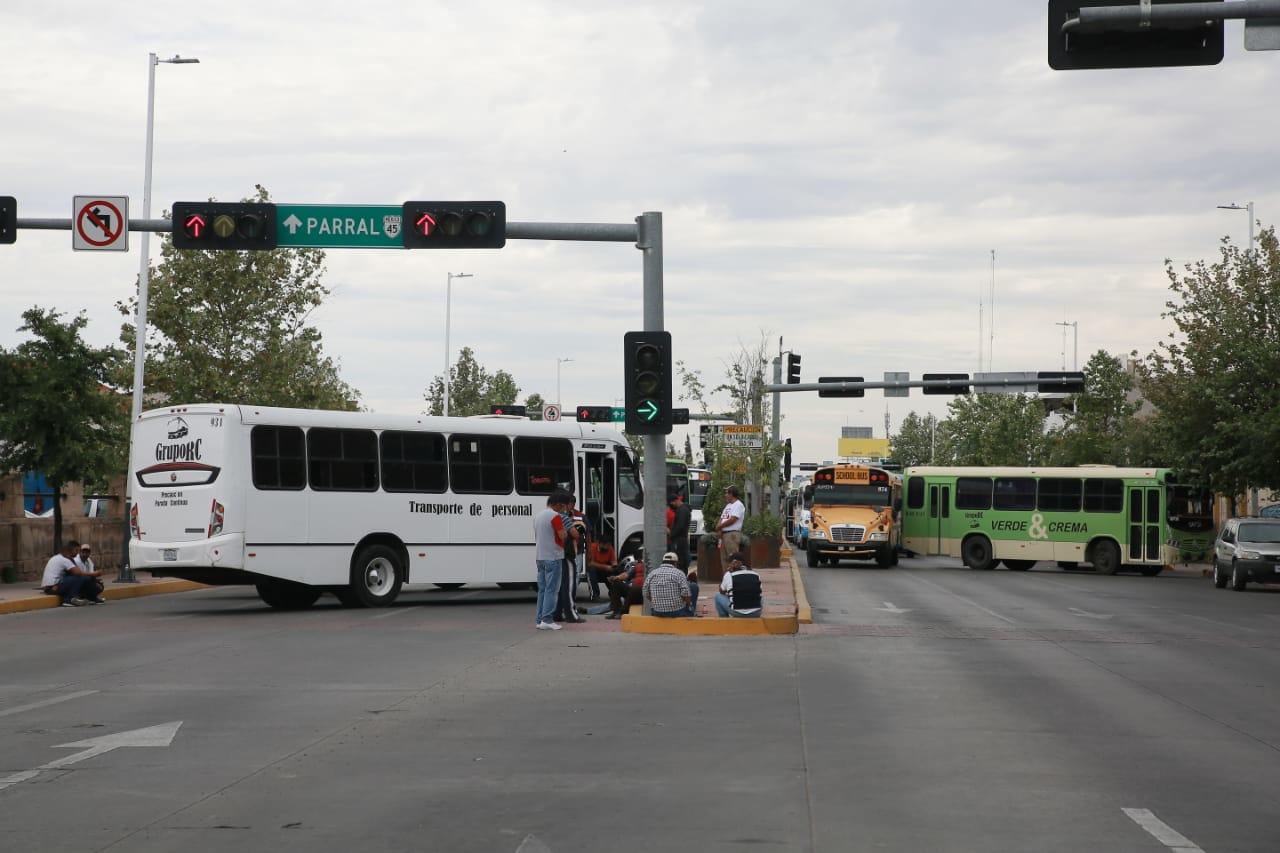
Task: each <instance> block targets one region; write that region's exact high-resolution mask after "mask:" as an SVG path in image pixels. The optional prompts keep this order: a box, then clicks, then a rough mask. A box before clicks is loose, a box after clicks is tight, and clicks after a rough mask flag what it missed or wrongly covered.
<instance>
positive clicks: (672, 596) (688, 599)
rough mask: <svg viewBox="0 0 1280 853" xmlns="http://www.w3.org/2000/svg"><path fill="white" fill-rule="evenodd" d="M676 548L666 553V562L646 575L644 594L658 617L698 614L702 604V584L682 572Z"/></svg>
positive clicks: (663, 561) (664, 558) (663, 560)
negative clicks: (699, 601)
mask: <svg viewBox="0 0 1280 853" xmlns="http://www.w3.org/2000/svg"><path fill="white" fill-rule="evenodd" d="M679 565H680V558H679V557H678V556H676V554H675V552H674V551H668V552H667V553H665V554H663V555H662V565H660V566H658V567H657V568H656V569H654V570H653V571H651V572H649V573H648V574H647V575H645V579H644V597H645V600H646V601H648V602H649V612H650V613H652V614H653V615H654V616H664V617H676V616H694V615H696V613H697V607H698V584H697V583H695V582H693V581H690V580H689V578H688V577H686V576H685V573H684V572H682V571H680V568H679Z"/></svg>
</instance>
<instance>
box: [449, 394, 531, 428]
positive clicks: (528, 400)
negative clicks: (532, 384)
mask: <svg viewBox="0 0 1280 853" xmlns="http://www.w3.org/2000/svg"><path fill="white" fill-rule="evenodd" d="M451 405H452V404H451ZM546 405H547V401H546V400H544V399H542V395H541V394H539V393H538V392H537V391H534V392H533V393H532V394H530V395H529V396H528V397H525V398H524V408H525V411H527V412H528V414H529V420H531V421H540V420H542V409H543V408H544V407H545V406H546Z"/></svg>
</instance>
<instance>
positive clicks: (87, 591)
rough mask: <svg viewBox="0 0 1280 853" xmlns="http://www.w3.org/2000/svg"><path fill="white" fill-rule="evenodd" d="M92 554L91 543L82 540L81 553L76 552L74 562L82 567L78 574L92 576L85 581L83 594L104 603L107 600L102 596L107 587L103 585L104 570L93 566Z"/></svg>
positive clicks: (96, 601)
mask: <svg viewBox="0 0 1280 853" xmlns="http://www.w3.org/2000/svg"><path fill="white" fill-rule="evenodd" d="M92 554H93V548H92V547H90V545H89V543H88V542H81V543H80V553H79V554H76V558H75V560H74V561H73V562H75V564H76V567H77V568H79V569H80V571H79V572H78V573H77V574H81V575H84V576H85V577H87V578H90V580H87V581H85V583H84V590H83V592H82V593H81V594H82V595H84V597H85V598H88V599H89V600H90V601H92V602H94V603H95V604H102V603H103V602H105V601H106V599H105V598H103V597H102V591H103V590H104V589H105V588H106V587H104V586H103V585H102V572H100V571H98V570H97V569H95V568H94V567H93V557H92Z"/></svg>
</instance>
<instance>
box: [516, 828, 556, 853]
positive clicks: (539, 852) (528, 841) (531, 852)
mask: <svg viewBox="0 0 1280 853" xmlns="http://www.w3.org/2000/svg"><path fill="white" fill-rule="evenodd" d="M516 853H551V848H550V847H548V846H547V845H545V844H543V843H542V842H541V841H539V840H538V839H537V837H535V836H534V834H533V833H532V832H531V833H529V834H528V835H526V836H525V837H524V841H521V842H520V846H519V847H517V848H516Z"/></svg>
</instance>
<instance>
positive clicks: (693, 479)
mask: <svg viewBox="0 0 1280 853" xmlns="http://www.w3.org/2000/svg"><path fill="white" fill-rule="evenodd" d="M710 488H711V472H710V471H703V470H700V469H696V468H690V469H689V506H690V508H692V509H702V505H703V504H705V503H706V502H707V490H708V489H710Z"/></svg>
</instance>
